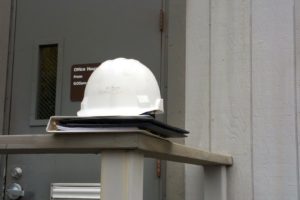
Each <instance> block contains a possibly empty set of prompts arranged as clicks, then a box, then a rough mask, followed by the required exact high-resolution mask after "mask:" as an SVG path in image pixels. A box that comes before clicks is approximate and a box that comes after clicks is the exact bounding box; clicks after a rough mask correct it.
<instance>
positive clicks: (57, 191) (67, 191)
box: [50, 183, 101, 200]
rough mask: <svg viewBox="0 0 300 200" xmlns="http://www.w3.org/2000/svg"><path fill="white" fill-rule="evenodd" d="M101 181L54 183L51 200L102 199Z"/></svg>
mask: <svg viewBox="0 0 300 200" xmlns="http://www.w3.org/2000/svg"><path fill="white" fill-rule="evenodd" d="M100 190H101V189H100V184H99V183H52V184H51V192H50V194H51V198H50V199H51V200H70V199H74V200H88V199H97V200H100Z"/></svg>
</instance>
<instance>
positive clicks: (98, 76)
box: [77, 58, 163, 116]
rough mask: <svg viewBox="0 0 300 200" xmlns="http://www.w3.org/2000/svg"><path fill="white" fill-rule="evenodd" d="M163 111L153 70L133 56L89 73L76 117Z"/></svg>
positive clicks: (108, 63)
mask: <svg viewBox="0 0 300 200" xmlns="http://www.w3.org/2000/svg"><path fill="white" fill-rule="evenodd" d="M147 112H153V113H161V112H163V99H161V95H160V90H159V86H158V83H157V81H156V79H155V77H154V75H153V73H152V72H151V71H150V70H149V69H148V68H147V67H146V66H145V65H143V64H142V63H140V62H139V61H137V60H134V59H125V58H117V59H114V60H108V61H105V62H104V63H102V64H101V65H100V66H99V67H98V68H97V69H96V70H95V71H94V72H93V73H92V75H91V76H90V78H89V80H88V82H87V85H86V88H85V92H84V98H83V100H82V102H81V110H80V111H79V112H78V113H77V115H78V116H131V115H140V114H143V113H147Z"/></svg>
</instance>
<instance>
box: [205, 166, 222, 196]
mask: <svg viewBox="0 0 300 200" xmlns="http://www.w3.org/2000/svg"><path fill="white" fill-rule="evenodd" d="M204 200H227V174H226V167H225V166H215V167H213V166H207V167H205V168H204Z"/></svg>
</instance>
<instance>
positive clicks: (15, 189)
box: [6, 183, 25, 200]
mask: <svg viewBox="0 0 300 200" xmlns="http://www.w3.org/2000/svg"><path fill="white" fill-rule="evenodd" d="M6 194H7V196H8V198H9V199H12V200H14V199H18V198H20V197H23V196H24V194H25V192H24V190H23V189H22V186H21V185H20V184H18V183H12V184H10V185H9V186H8V188H7V189H6Z"/></svg>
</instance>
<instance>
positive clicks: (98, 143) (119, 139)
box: [0, 130, 233, 166]
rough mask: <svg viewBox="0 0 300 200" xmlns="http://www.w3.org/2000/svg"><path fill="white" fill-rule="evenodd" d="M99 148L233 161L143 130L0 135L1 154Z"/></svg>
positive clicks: (200, 160)
mask: <svg viewBox="0 0 300 200" xmlns="http://www.w3.org/2000/svg"><path fill="white" fill-rule="evenodd" d="M103 150H128V151H130V150H131V151H138V152H141V153H143V154H144V156H145V157H150V158H159V159H163V160H170V161H175V162H182V163H189V164H196V165H226V166H230V165H232V164H233V159H232V157H231V156H227V155H221V154H216V153H211V152H207V151H202V150H199V149H195V148H191V147H187V146H184V145H180V144H177V143H173V142H171V141H169V140H167V139H165V138H160V137H157V136H155V135H152V134H150V133H149V132H146V131H143V130H132V131H123V132H122V131H117V132H111V131H110V132H99V133H65V134H38V135H37V134H34V135H33V134H31V135H27V134H24V135H0V153H1V154H60V153H93V154H97V153H101V152H102V151H103Z"/></svg>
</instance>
